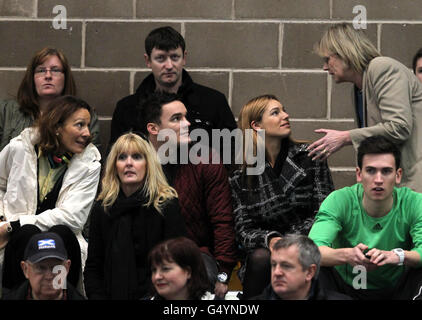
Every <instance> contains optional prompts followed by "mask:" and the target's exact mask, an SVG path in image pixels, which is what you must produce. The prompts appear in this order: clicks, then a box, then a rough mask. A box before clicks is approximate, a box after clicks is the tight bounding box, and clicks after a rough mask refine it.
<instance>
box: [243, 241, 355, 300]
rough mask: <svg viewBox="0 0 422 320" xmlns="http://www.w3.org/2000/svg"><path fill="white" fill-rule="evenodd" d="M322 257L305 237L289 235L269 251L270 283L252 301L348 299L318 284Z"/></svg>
mask: <svg viewBox="0 0 422 320" xmlns="http://www.w3.org/2000/svg"><path fill="white" fill-rule="evenodd" d="M320 260H321V254H320V252H319V249H318V247H317V246H316V244H315V243H314V242H313V241H312V240H311V239H309V238H308V237H307V236H304V235H298V234H290V235H286V236H284V237H283V238H281V240H278V241H277V242H276V243H275V244H274V246H273V248H272V251H271V284H270V285H268V287H266V288H265V289H264V291H263V292H262V294H260V295H259V296H256V297H254V298H252V299H251V300H351V298H350V297H348V296H346V295H343V294H341V293H337V292H334V291H327V290H324V288H322V287H321V284H320V283H319V281H318V272H319V264H320Z"/></svg>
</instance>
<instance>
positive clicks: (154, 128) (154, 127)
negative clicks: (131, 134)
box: [147, 122, 160, 136]
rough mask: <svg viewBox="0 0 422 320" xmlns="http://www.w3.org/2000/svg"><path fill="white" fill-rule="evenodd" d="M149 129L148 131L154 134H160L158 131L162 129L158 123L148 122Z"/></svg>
mask: <svg viewBox="0 0 422 320" xmlns="http://www.w3.org/2000/svg"><path fill="white" fill-rule="evenodd" d="M147 130H148V133H149V134H151V135H154V136H157V135H158V132H159V131H160V128H159V127H158V125H157V124H156V123H154V122H148V123H147Z"/></svg>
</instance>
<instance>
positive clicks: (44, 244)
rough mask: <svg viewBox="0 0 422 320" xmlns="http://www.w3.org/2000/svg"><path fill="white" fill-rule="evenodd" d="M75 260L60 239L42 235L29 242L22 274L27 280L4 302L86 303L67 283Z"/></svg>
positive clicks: (22, 264) (49, 233)
mask: <svg viewBox="0 0 422 320" xmlns="http://www.w3.org/2000/svg"><path fill="white" fill-rule="evenodd" d="M70 264H71V261H70V260H69V259H68V255H67V251H66V247H65V245H64V243H63V240H62V239H61V238H60V236H59V235H58V234H56V233H54V232H42V233H38V234H35V235H33V236H32V238H31V239H30V240H29V242H28V244H27V246H26V248H25V252H24V256H23V261H21V267H22V271H23V273H24V275H25V278H26V279H27V280H26V281H24V282H23V283H22V284H21V285H20V286H19V287H18V288H17V289H15V290H13V291H11V292H8V293H5V294H4V296H3V300H84V299H85V298H84V297H83V296H81V295H80V294H79V293H78V292H77V291H76V289H75V288H74V287H73V286H72V285H71V284H70V283H68V282H67V281H66V277H67V274H68V272H69V269H70Z"/></svg>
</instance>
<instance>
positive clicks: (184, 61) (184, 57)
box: [183, 50, 188, 66]
mask: <svg viewBox="0 0 422 320" xmlns="http://www.w3.org/2000/svg"><path fill="white" fill-rule="evenodd" d="M187 55H188V52H187V51H186V50H185V52H183V66H185V65H186V56H187Z"/></svg>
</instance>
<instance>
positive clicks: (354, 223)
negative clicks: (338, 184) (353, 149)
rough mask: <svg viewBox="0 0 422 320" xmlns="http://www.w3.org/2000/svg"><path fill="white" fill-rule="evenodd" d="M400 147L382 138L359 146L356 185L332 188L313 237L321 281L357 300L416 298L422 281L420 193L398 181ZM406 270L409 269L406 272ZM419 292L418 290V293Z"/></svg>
mask: <svg viewBox="0 0 422 320" xmlns="http://www.w3.org/2000/svg"><path fill="white" fill-rule="evenodd" d="M401 177H402V169H401V168H400V150H399V149H398V147H397V146H396V145H395V144H393V143H391V142H390V141H388V140H387V139H386V138H384V137H380V136H377V137H369V138H366V139H365V140H364V141H362V143H361V144H360V146H359V148H358V167H357V168H356V178H357V182H358V184H355V185H353V186H351V187H346V188H343V189H340V190H336V191H334V192H332V193H331V194H330V195H329V196H328V197H327V198H326V199H325V201H324V202H323V203H322V204H321V207H320V209H319V212H318V214H317V216H316V219H315V223H314V225H313V226H312V229H311V231H310V233H309V237H310V238H311V239H312V240H314V242H315V243H316V244H317V245H318V247H319V249H320V252H321V266H323V267H335V268H322V271H321V281H322V282H323V283H324V284H325V286H327V287H328V289H331V290H337V291H339V292H342V293H345V294H347V295H349V296H352V297H354V298H357V299H371V298H374V299H380V298H386V299H387V298H394V299H402V298H405V299H406V298H412V297H414V296H415V295H416V294H417V292H418V290H419V287H420V284H419V283H420V282H422V269H415V268H416V267H419V266H421V265H422V261H421V257H422V194H420V193H417V192H414V191H412V190H410V189H408V188H396V187H395V185H396V184H399V183H400V180H401ZM405 271H406V272H405ZM414 292H415V293H414Z"/></svg>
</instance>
